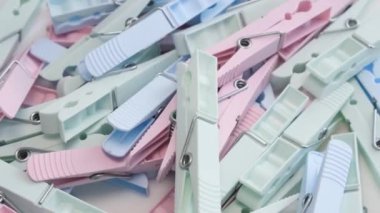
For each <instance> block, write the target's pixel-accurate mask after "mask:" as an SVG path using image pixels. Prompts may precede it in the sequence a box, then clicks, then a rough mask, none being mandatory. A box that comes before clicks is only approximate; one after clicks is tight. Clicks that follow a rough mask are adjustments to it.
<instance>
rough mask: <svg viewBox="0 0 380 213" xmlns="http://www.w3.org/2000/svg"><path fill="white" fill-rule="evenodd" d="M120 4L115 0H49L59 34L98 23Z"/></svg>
mask: <svg viewBox="0 0 380 213" xmlns="http://www.w3.org/2000/svg"><path fill="white" fill-rule="evenodd" d="M120 4H121V3H119V1H114V0H102V1H100V0H92V1H72V0H68V1H57V0H48V8H49V12H50V16H51V18H52V20H53V25H54V32H55V33H56V34H57V35H59V34H63V33H67V32H71V31H75V30H78V29H81V28H83V27H86V26H92V25H96V24H97V23H99V22H100V21H101V20H103V18H105V17H106V16H107V15H108V14H109V13H111V12H112V11H113V10H115V9H116V7H117V6H119V5H120Z"/></svg>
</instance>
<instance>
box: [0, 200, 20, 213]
mask: <svg viewBox="0 0 380 213" xmlns="http://www.w3.org/2000/svg"><path fill="white" fill-rule="evenodd" d="M3 199H4V198H3ZM3 202H6V201H3ZM0 212H1V213H17V212H16V211H15V210H14V209H12V208H11V207H9V206H7V205H4V204H0Z"/></svg>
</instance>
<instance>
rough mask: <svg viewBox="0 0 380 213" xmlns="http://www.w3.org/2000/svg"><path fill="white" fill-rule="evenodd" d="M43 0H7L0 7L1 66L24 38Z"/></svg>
mask: <svg viewBox="0 0 380 213" xmlns="http://www.w3.org/2000/svg"><path fill="white" fill-rule="evenodd" d="M41 2H42V1H41V0H30V1H23V2H21V3H20V2H19V1H7V2H6V3H5V4H4V5H2V7H1V9H0V22H1V23H2V26H1V27H2V30H1V32H0V47H1V53H0V68H2V67H3V66H4V65H5V64H6V63H7V62H8V60H9V59H10V57H11V55H12V52H13V50H14V48H15V47H16V45H17V44H18V43H19V42H20V41H21V40H22V39H24V36H25V33H27V32H28V25H29V24H30V23H31V21H33V18H34V17H35V15H36V14H37V11H38V9H39V6H40V4H41Z"/></svg>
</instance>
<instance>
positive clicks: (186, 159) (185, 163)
mask: <svg viewBox="0 0 380 213" xmlns="http://www.w3.org/2000/svg"><path fill="white" fill-rule="evenodd" d="M192 161H193V156H192V155H191V153H186V154H184V155H183V156H182V158H181V160H180V166H181V168H182V169H188V168H189V167H190V165H191V162H192Z"/></svg>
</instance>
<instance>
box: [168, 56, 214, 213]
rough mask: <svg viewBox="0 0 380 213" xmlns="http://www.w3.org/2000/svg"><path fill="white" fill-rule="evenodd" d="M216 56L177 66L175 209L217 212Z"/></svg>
mask: <svg viewBox="0 0 380 213" xmlns="http://www.w3.org/2000/svg"><path fill="white" fill-rule="evenodd" d="M216 69H217V63H216V58H214V57H212V56H209V55H208V54H206V53H203V52H200V51H198V52H196V53H195V54H194V55H193V57H192V59H191V60H190V64H189V65H187V64H185V63H180V64H179V65H178V67H177V70H178V71H177V72H178V76H179V77H178V79H179V81H180V84H179V85H180V86H179V88H178V101H177V103H178V105H177V116H176V118H177V144H176V153H177V157H176V184H175V185H176V191H175V209H176V212H220V211H221V210H220V187H219V181H220V178H219V144H218V128H217V116H218V111H217V106H218V98H217V82H216Z"/></svg>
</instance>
